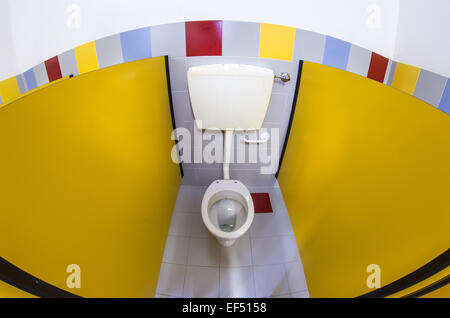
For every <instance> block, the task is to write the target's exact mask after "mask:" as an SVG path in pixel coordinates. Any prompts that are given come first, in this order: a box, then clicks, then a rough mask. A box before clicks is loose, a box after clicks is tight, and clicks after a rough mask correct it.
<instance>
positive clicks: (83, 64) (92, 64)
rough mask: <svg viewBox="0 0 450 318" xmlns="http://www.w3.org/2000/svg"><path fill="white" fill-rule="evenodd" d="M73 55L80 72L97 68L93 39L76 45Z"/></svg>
mask: <svg viewBox="0 0 450 318" xmlns="http://www.w3.org/2000/svg"><path fill="white" fill-rule="evenodd" d="M75 57H76V59H77V64H78V71H79V72H80V74H82V73H86V72H90V71H94V70H96V69H98V60H97V51H96V49H95V42H94V41H92V42H89V43H86V44H83V45H80V46H78V47H76V48H75Z"/></svg>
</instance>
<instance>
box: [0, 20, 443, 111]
mask: <svg viewBox="0 0 450 318" xmlns="http://www.w3.org/2000/svg"><path fill="white" fill-rule="evenodd" d="M162 55H169V56H171V57H180V56H207V55H212V56H248V57H260V58H268V59H279V60H287V61H297V60H299V59H302V60H305V61H310V62H315V63H319V64H324V65H328V66H331V67H335V68H339V69H341V70H344V71H348V72H351V73H354V74H358V75H360V76H363V77H366V78H368V79H372V80H375V81H378V82H380V83H383V84H385V85H388V86H391V87H394V88H396V89H399V90H401V91H403V92H405V93H407V94H410V95H412V96H414V97H416V98H418V99H420V100H423V101H425V102H426V103H428V104H430V105H432V106H433V107H436V108H438V109H440V110H442V111H443V112H445V113H447V114H449V115H450V81H449V80H448V78H447V77H445V76H441V75H439V74H436V73H432V72H430V71H427V70H424V69H420V68H418V67H415V66H412V65H408V64H404V63H399V62H396V61H393V60H390V59H388V58H386V57H384V56H382V55H380V54H377V53H376V52H371V51H370V50H367V49H364V48H362V47H359V46H357V45H354V44H351V43H349V42H346V41H343V40H341V39H337V38H334V37H332V36H328V35H323V34H319V33H315V32H311V31H306V30H301V29H295V28H292V27H287V26H281V25H275V24H268V23H254V22H239V21H192V22H178V23H171V24H163V25H157V26H151V27H143V28H139V29H136V30H129V31H125V32H122V33H119V34H115V35H111V36H108V37H105V38H102V39H98V40H96V41H92V42H89V43H85V44H83V45H80V46H78V47H76V48H74V49H72V50H69V51H66V52H63V53H61V54H59V55H57V56H54V57H52V58H50V59H48V60H46V61H44V62H42V63H40V64H38V65H36V66H35V67H33V68H31V69H29V70H27V71H26V72H24V73H22V74H18V75H17V76H14V77H12V78H9V79H6V80H4V81H0V105H5V104H7V103H9V102H11V101H13V100H15V99H16V98H18V97H19V96H20V95H22V94H24V93H26V92H28V91H31V90H33V89H36V88H37V87H39V86H42V85H46V84H48V83H49V82H52V81H55V80H58V79H60V78H63V77H66V76H69V75H73V76H77V75H79V74H83V73H86V72H90V71H93V70H97V69H99V68H104V67H109V66H112V65H115V64H120V63H124V62H130V61H135V60H139V59H145V58H149V57H152V56H162Z"/></svg>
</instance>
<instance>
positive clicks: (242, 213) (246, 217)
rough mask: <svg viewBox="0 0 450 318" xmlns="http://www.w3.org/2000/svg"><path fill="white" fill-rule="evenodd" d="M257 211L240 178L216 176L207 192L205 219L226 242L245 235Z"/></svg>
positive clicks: (204, 210) (204, 209)
mask: <svg viewBox="0 0 450 318" xmlns="http://www.w3.org/2000/svg"><path fill="white" fill-rule="evenodd" d="M254 215H255V210H254V207H253V200H252V197H251V195H250V192H249V191H248V189H247V188H246V187H245V186H244V185H243V184H242V182H240V181H239V180H216V181H214V182H213V183H211V184H210V186H209V187H208V189H206V191H205V194H204V195H203V200H202V219H203V223H204V224H205V226H206V228H207V229H208V231H209V232H210V233H211V234H212V235H213V236H214V237H215V238H216V239H217V240H218V241H219V243H220V244H221V245H223V246H231V245H233V243H234V242H235V241H236V239H238V238H239V237H241V236H242V235H244V234H245V233H246V232H247V231H248V229H249V228H250V225H251V224H252V222H253V217H254Z"/></svg>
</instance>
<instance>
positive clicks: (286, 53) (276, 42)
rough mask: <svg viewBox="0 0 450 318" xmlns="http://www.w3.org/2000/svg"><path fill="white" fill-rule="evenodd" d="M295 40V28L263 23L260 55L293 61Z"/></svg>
mask: <svg viewBox="0 0 450 318" xmlns="http://www.w3.org/2000/svg"><path fill="white" fill-rule="evenodd" d="M294 42H295V28H292V27H286V26H282V25H276V24H268V23H261V30H260V37H259V57H264V58H269V59H279V60H287V61H291V60H292V56H293V54H294Z"/></svg>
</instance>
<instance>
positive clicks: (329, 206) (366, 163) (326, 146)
mask: <svg viewBox="0 0 450 318" xmlns="http://www.w3.org/2000/svg"><path fill="white" fill-rule="evenodd" d="M449 162H450V117H449V116H447V115H446V114H445V113H442V112H440V111H438V110H436V109H434V108H433V107H429V105H428V104H426V103H425V102H422V101H420V100H418V99H416V98H414V97H413V96H410V95H407V94H403V93H401V92H399V91H398V90H395V89H392V88H391V87H388V86H385V85H383V84H381V83H378V82H376V81H369V80H367V79H365V78H363V77H360V76H357V75H355V74H351V73H349V72H345V71H342V70H338V69H334V68H331V67H328V66H324V65H319V64H314V63H308V62H305V63H304V66H303V74H302V79H301V86H300V89H299V96H298V102H297V106H296V110H295V115H294V118H293V124H292V130H291V133H290V137H289V142H288V144H287V148H286V154H285V157H284V160H283V165H282V167H281V170H280V174H279V178H278V180H279V183H280V187H281V190H282V193H283V196H284V199H285V202H286V206H287V209H288V211H289V216H290V218H291V222H292V225H293V228H294V233H295V236H296V239H297V243H298V246H299V251H300V255H301V258H302V262H303V266H304V270H305V275H306V280H307V283H308V288H309V292H310V295H311V296H312V297H354V296H359V295H362V294H365V293H368V292H370V291H372V290H373V289H369V288H368V287H367V285H366V280H367V277H368V275H369V273H367V272H366V269H367V266H368V265H370V264H377V265H379V266H380V268H381V285H382V286H385V285H387V284H389V283H391V282H393V281H395V280H397V279H399V278H402V277H404V276H405V275H407V274H409V273H411V272H413V271H414V270H416V269H418V268H419V267H421V266H423V265H425V264H426V263H428V262H429V261H431V260H432V259H434V258H435V257H437V256H438V255H440V254H442V253H443V252H444V251H445V250H447V248H448V247H449V246H450V236H449V235H448V227H449V224H450V204H449V200H448V189H449V184H450V165H449V164H448V163H449Z"/></svg>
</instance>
